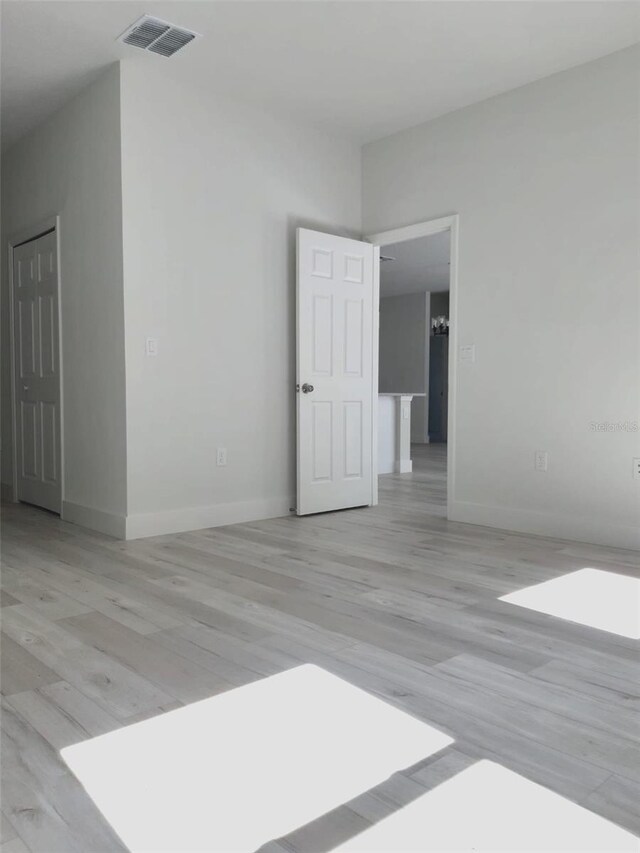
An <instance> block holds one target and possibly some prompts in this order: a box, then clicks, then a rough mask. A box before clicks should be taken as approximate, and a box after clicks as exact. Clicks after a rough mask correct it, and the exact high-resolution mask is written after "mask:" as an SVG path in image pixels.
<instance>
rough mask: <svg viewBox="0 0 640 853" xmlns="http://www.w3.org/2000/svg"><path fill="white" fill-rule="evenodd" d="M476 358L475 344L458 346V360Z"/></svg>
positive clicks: (471, 360)
mask: <svg viewBox="0 0 640 853" xmlns="http://www.w3.org/2000/svg"><path fill="white" fill-rule="evenodd" d="M475 360H476V345H475V344H467V345H466V346H463V347H460V361H470V362H474V361H475Z"/></svg>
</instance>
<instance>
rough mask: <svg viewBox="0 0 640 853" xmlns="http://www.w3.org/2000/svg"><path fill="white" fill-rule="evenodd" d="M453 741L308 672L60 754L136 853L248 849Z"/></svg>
mask: <svg viewBox="0 0 640 853" xmlns="http://www.w3.org/2000/svg"><path fill="white" fill-rule="evenodd" d="M450 743H452V739H451V738H450V737H448V736H447V735H445V734H443V733H442V732H440V731H438V730H437V729H434V728H432V727H431V726H429V725H427V724H425V723H422V722H420V721H419V720H417V719H415V718H414V717H411V716H410V715H408V714H406V713H404V712H402V711H399V710H398V709H396V708H394V707H392V706H391V705H388V704H387V703H386V702H383V701H382V700H380V699H377V698H375V697H374V696H371V695H369V694H368V693H365V692H364V691H363V690H360V689H358V688H356V687H353V686H352V685H350V684H349V683H347V682H346V681H343V680H342V679H340V678H337V677H336V676H334V675H332V674H331V673H328V672H326V671H325V670H323V669H321V668H319V667H317V666H312V665H306V664H305V665H304V666H300V667H296V668H295V669H291V670H288V671H286V672H283V673H280V674H278V675H274V676H272V677H270V678H265V679H263V680H261V681H257V682H254V683H253V684H248V685H246V686H245V687H240V688H238V689H235V690H230V691H229V692H227V693H223V694H220V695H218V696H214V697H212V698H210V699H205V700H203V701H201V702H196V703H194V704H192V705H189V706H187V707H185V708H179V709H177V710H175V711H171V712H169V713H166V714H163V715H161V716H158V717H154V718H152V719H150V720H145V721H143V722H140V723H136V724H134V725H131V726H127V727H126V728H122V729H119V730H118V731H115V732H111V733H109V734H106V735H102V736H100V737H97V738H94V739H92V740H89V741H85V742H84V743H79V744H76V745H74V746H71V747H67V748H66V749H63V750H62V753H61V754H62V757H63V758H64V760H65V761H66V763H67V764H68V766H69V767H70V768H71V770H72V771H73V772H74V773H75V775H76V776H77V777H78V779H79V780H80V782H81V783H82V784H83V786H84V787H85V789H86V790H87V792H88V793H89V795H90V796H91V797H92V799H93V800H94V802H95V803H96V805H97V806H98V808H99V809H100V810H101V812H102V813H103V814H104V816H105V817H106V819H107V820H108V821H109V823H110V824H111V826H112V827H113V828H114V829H115V831H116V832H117V833H118V834H119V836H120V837H121V838H122V840H123V842H124V843H125V844H126V845H127V847H128V848H129V849H130V850H131V851H133V853H139V851H152V850H153V851H155V850H163V851H187V850H207V851H222V850H224V851H253V850H256V848H258V847H259V846H260V845H261V844H264V843H265V842H267V841H269V840H270V839H273V838H278V837H280V836H282V835H285V834H286V833H288V832H291V831H292V830H294V829H296V828H297V827H299V826H301V825H303V824H305V823H307V822H309V821H311V820H314V819H315V818H317V817H319V816H320V815H322V814H324V813H325V812H328V811H330V810H331V809H333V808H335V807H336V806H338V805H340V804H341V803H344V802H347V801H348V800H350V799H352V798H353V797H356V796H358V795H359V794H361V793H363V792H364V791H367V790H368V789H369V788H372V787H373V786H375V785H378V784H379V783H380V782H382V781H384V780H385V779H386V778H388V776H390V775H391V774H392V773H394V772H395V771H397V770H401V769H402V768H405V767H408V766H410V765H412V764H415V763H416V762H418V761H420V760H422V759H424V758H426V757H428V756H429V755H431V754H433V753H434V752H437V751H438V750H440V749H442V748H443V747H445V746H447V745H448V744H450Z"/></svg>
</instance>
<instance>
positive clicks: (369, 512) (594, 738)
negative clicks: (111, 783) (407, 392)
mask: <svg viewBox="0 0 640 853" xmlns="http://www.w3.org/2000/svg"><path fill="white" fill-rule="evenodd" d="M414 460H415V461H414V466H415V467H414V473H413V474H410V475H389V476H386V477H383V478H381V481H380V506H379V507H376V508H372V509H360V510H351V511H345V512H339V513H331V514H326V515H319V516H314V517H309V518H304V519H298V518H294V517H291V518H280V519H272V520H269V521H262V522H256V523H252V524H241V525H236V526H231V527H225V528H216V529H211V530H201V531H197V532H194V533H185V534H179V535H173V536H165V537H158V538H155V539H147V540H140V541H135V542H129V543H125V542H120V541H115V540H112V539H108V538H107V537H103V536H100V535H98V534H93V533H90V532H87V531H84V530H82V529H81V528H79V527H75V526H73V525H69V524H65V523H63V522H60V521H59V520H58V519H56V518H55V517H54V516H51V515H49V514H47V513H44V512H40V511H38V510H36V509H32V508H29V507H25V506H15V505H8V506H5V507H4V512H3V522H4V523H3V543H2V548H3V563H4V568H3V576H2V585H3V595H2V683H1V689H2V696H3V716H2V760H3V761H2V769H3V779H2V834H1V836H0V837H1V845H2V846H1V848H0V849H1V850H2V853H19V851H32V853H53V851H82V853H88V851H120V850H123V849H125V848H124V847H123V845H122V843H121V842H120V840H119V839H118V838H117V836H116V835H115V834H114V832H113V831H112V830H111V828H110V827H109V825H108V824H107V823H106V821H105V820H104V819H103V818H102V817H101V815H100V813H99V812H98V811H97V809H96V808H95V806H94V805H93V804H92V801H91V800H90V799H89V797H88V796H87V795H86V794H85V793H84V790H83V789H82V787H81V786H80V785H79V783H78V782H77V781H76V780H75V777H73V776H72V774H71V773H70V772H69V771H68V770H67V768H66V765H65V764H64V763H63V762H62V761H61V759H60V757H59V750H60V749H62V748H63V747H65V746H67V745H70V744H73V743H78V742H80V741H83V740H86V739H89V738H91V737H94V736H96V735H99V734H103V733H105V732H108V731H111V730H113V729H116V728H119V727H121V726H124V725H127V724H128V723H131V722H135V721H138V720H142V719H145V718H147V717H150V716H153V715H156V714H161V713H163V712H165V711H168V710H171V709H173V708H177V707H180V706H181V705H184V704H188V703H190V702H193V701H196V700H199V699H202V698H205V697H208V696H212V695H215V694H217V693H221V692H224V691H226V690H229V689H231V688H233V687H236V686H239V685H243V684H247V683H249V682H251V681H254V680H256V679H260V678H264V677H265V676H269V675H272V674H274V673H277V672H280V671H282V670H284V669H288V668H290V667H292V666H296V665H298V664H299V663H301V662H312V663H316V664H318V665H320V666H322V667H324V668H325V669H327V670H330V671H331V672H333V673H335V674H336V675H338V676H340V677H342V678H345V679H347V680H348V681H350V682H351V683H352V684H354V685H356V686H358V687H361V688H363V689H365V690H367V691H369V692H371V693H373V694H376V695H378V696H380V697H382V698H383V699H384V700H385V701H386V702H389V703H391V704H392V705H395V706H397V707H398V708H401V709H403V710H406V711H408V712H410V713H411V714H414V715H415V716H417V717H419V718H420V719H422V720H424V721H425V722H428V723H430V724H433V725H434V726H436V727H437V728H439V729H441V730H443V731H445V732H446V733H447V734H449V735H451V736H452V737H453V738H454V739H455V742H454V743H453V745H452V746H451V747H449V748H447V749H446V750H444V751H442V752H440V753H437V754H436V755H435V756H432V757H431V758H430V759H427V760H426V761H424V762H422V763H421V764H420V765H418V766H416V767H413V768H408V769H406V770H405V771H404V772H402V773H397V774H395V775H394V776H392V777H391V778H390V779H389V780H387V782H385V783H384V784H382V785H380V786H378V787H377V788H375V789H373V790H371V791H368V792H367V793H365V794H363V795H362V796H360V797H358V798H357V799H356V800H353V801H351V802H349V803H345V804H344V805H342V806H341V807H340V808H339V809H336V810H335V811H333V812H331V813H329V814H327V815H324V816H322V817H321V818H319V819H318V820H316V821H315V822H314V823H312V824H309V825H307V826H305V827H300V828H299V829H298V830H296V831H295V832H293V833H291V835H289V836H287V837H286V838H284V839H274V840H273V841H271V842H270V843H269V844H267V845H265V847H264V850H265V851H266V850H269V851H294V852H295V851H300V853H310V851H328V850H330V849H331V848H332V847H333V846H334V845H336V844H337V843H339V842H340V841H343V840H345V839H347V838H349V837H350V836H351V835H353V834H355V833H357V832H360V831H362V829H364V828H366V827H367V826H369V825H370V824H371V823H373V822H375V821H377V820H379V819H381V818H382V817H384V816H385V815H388V814H390V813H392V812H393V811H395V810H396V809H398V808H399V807H401V806H402V805H404V804H406V803H408V802H410V801H412V800H413V799H415V798H416V797H418V796H420V795H421V794H423V793H424V792H425V790H428V789H430V788H432V787H434V786H436V785H438V784H440V783H442V782H443V781H445V780H446V779H448V778H451V777H452V776H453V775H455V774H456V773H458V772H460V771H462V770H464V769H465V768H466V767H469V766H470V765H471V764H473V763H474V762H475V761H477V760H478V759H480V758H489V759H491V760H493V761H496V762H499V763H500V764H502V765H504V766H505V767H507V768H509V769H511V770H514V771H516V772H517V773H520V774H522V775H523V776H526V777H527V778H528V779H531V780H533V781H534V782H538V783H540V784H542V785H544V786H546V787H547V788H549V789H551V790H553V791H555V792H557V793H559V794H561V795H562V796H564V797H566V798H568V799H570V800H572V801H574V802H576V803H579V804H581V805H584V806H585V807H587V808H588V809H590V810H592V811H593V812H595V813H597V814H600V815H602V816H604V817H605V818H607V819H609V820H611V821H613V822H615V823H617V824H619V825H620V826H622V827H624V828H626V829H628V830H631V831H632V832H635V833H639V832H640V815H639V813H638V804H639V803H640V747H639V745H638V735H639V733H640V732H639V724H638V720H639V717H638V710H639V707H640V668H639V661H638V644H637V643H636V642H634V641H632V640H628V639H625V638H623V637H619V636H617V635H614V634H608V633H605V632H602V631H598V630H595V629H591V628H588V627H586V626H581V625H577V624H573V623H570V622H566V621H564V620H561V619H557V618H554V617H551V616H545V615H543V614H539V613H536V612H534V611H528V610H524V609H522V608H519V607H514V606H513V605H509V604H507V603H505V602H501V601H499V600H498V599H499V597H500V596H501V595H504V594H506V593H509V592H513V591H515V590H518V589H521V588H523V587H526V586H529V585H531V584H534V583H539V582H541V581H545V580H549V579H551V578H555V577H558V576H560V575H563V574H565V573H567V572H570V571H575V570H576V569H581V568H585V567H594V568H600V569H604V570H607V571H613V572H618V573H624V574H631V575H634V576H639V574H640V572H639V565H638V563H639V556H638V554H637V553H636V552H631V551H622V550H615V549H607V548H601V547H595V546H594V547H590V546H587V545H580V544H576V543H571V542H565V541H560V540H553V539H545V538H541V537H533V536H525V535H518V534H513V533H506V532H501V531H495V530H489V529H486V528H481V527H475V526H471V525H463V524H456V523H451V522H448V521H447V520H446V513H445V488H446V478H445V463H446V458H445V452H444V446H438V445H434V446H431V447H417V448H415V453H414ZM372 748H374V745H372ZM247 772H250V768H248V770H247ZM461 819H463V815H461Z"/></svg>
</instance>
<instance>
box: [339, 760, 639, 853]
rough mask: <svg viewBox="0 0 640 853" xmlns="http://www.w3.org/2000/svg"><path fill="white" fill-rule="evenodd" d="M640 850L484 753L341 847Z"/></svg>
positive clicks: (356, 851)
mask: <svg viewBox="0 0 640 853" xmlns="http://www.w3.org/2000/svg"><path fill="white" fill-rule="evenodd" d="M453 850H456V851H465V853H466V851H478V853H497V852H498V851H500V853H514V851H531V853H533V851H536V853H543V851H544V853H552V851H553V853H558V851H563V853H565V851H576V853H578V851H579V853H586V851H602V853H614V851H626V850H633V851H635V853H637V851H638V839H637V838H636V837H635V836H634V835H631V833H629V832H626V831H625V830H623V829H620V828H619V827H617V826H615V824H613V823H610V822H609V821H607V820H605V819H604V818H601V817H599V816H598V815H595V814H593V812H590V811H587V809H584V808H582V807H581V806H577V805H576V804H575V803H572V802H571V801H570V800H566V799H565V798H564V797H561V796H560V795H559V794H555V793H553V792H552V791H549V790H548V789H547V788H543V787H542V786H541V785H537V784H536V783H535V782H531V781H529V780H528V779H525V778H524V777H523V776H520V775H519V774H517V773H514V772H513V771H511V770H507V769H506V768H505V767H501V766H500V765H499V764H494V763H493V762H491V761H479V762H478V763H477V764H474V765H473V766H472V767H470V768H469V769H468V770H463V771H462V772H461V773H459V774H458V775H457V776H454V777H453V778H452V779H449V780H448V781H447V782H444V783H443V784H441V785H439V786H437V787H436V788H433V790H431V791H428V792H427V793H426V794H423V795H422V796H421V797H419V798H418V799H417V800H414V801H413V802H412V803H410V804H409V805H407V806H404V808H402V809H400V810H399V811H397V812H394V813H393V814H391V815H389V817H386V818H384V819H383V820H381V821H380V822H379V823H377V824H374V825H373V826H372V827H371V828H370V829H367V830H365V831H364V832H362V833H360V834H359V835H356V836H355V837H354V838H352V839H350V840H349V841H347V842H346V843H344V844H341V845H340V846H339V847H335V848H334V850H333V853H374V851H375V852H376V853H383V851H384V853H409V851H412V853H413V851H416V853H417V851H421V853H422V851H453Z"/></svg>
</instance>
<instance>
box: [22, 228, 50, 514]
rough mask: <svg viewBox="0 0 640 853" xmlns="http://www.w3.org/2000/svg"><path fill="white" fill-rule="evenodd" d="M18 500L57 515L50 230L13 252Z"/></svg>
mask: <svg viewBox="0 0 640 853" xmlns="http://www.w3.org/2000/svg"><path fill="white" fill-rule="evenodd" d="M13 287H14V303H13V304H14V342H15V359H14V362H15V381H16V386H15V387H16V460H17V485H18V500H20V501H26V502H28V503H32V504H36V505H37V506H42V507H45V508H46V509H50V510H53V511H54V512H60V505H61V479H60V365H59V352H60V350H59V344H58V341H59V319H58V259H57V246H56V234H55V231H50V232H49V233H48V234H44V235H43V236H42V237H39V238H38V239H36V240H31V241H30V242H29V243H23V245H21V246H17V247H15V248H14V250H13Z"/></svg>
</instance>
